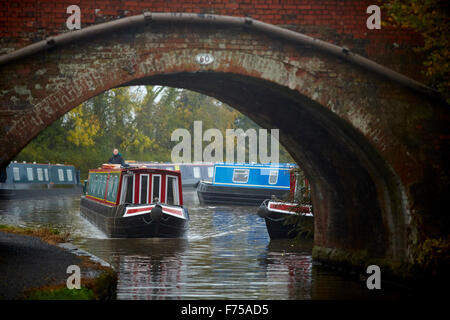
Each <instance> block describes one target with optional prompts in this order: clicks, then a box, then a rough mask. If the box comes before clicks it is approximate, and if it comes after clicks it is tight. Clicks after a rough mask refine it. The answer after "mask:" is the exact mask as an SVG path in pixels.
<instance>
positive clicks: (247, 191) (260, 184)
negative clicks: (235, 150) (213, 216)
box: [197, 163, 295, 206]
mask: <svg viewBox="0 0 450 320" xmlns="http://www.w3.org/2000/svg"><path fill="white" fill-rule="evenodd" d="M294 166H295V165H293V164H254V163H244V164H237V163H216V164H214V172H213V179H212V181H211V182H209V181H200V183H199V184H198V186H197V194H198V198H199V201H200V203H201V204H235V205H249V206H257V205H259V204H261V202H262V201H264V200H265V199H267V198H271V197H272V196H275V197H278V198H283V197H284V196H285V195H286V194H288V193H289V186H290V173H289V172H290V169H291V168H293V167H294Z"/></svg>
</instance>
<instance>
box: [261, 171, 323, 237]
mask: <svg viewBox="0 0 450 320" xmlns="http://www.w3.org/2000/svg"><path fill="white" fill-rule="evenodd" d="M290 176H291V179H290V196H291V199H296V200H297V201H298V202H293V201H291V202H284V201H280V200H279V199H276V198H272V199H266V200H264V201H263V202H262V204H261V205H260V207H259V208H258V211H257V213H258V216H260V217H261V218H264V220H265V222H266V227H267V232H268V233H269V237H270V238H271V239H292V238H295V237H296V236H297V235H298V231H299V228H298V224H299V223H302V224H305V225H306V224H310V225H311V226H313V222H314V215H313V213H312V206H311V205H309V204H301V203H300V202H301V200H302V198H304V197H305V194H307V193H309V184H308V180H306V179H304V178H303V177H302V176H299V175H298V174H297V173H295V172H293V171H291V175H290ZM295 215H296V216H298V215H301V216H302V217H303V218H301V219H296V220H297V221H296V222H292V221H289V217H292V216H295Z"/></svg>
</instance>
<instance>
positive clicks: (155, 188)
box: [152, 174, 161, 202]
mask: <svg viewBox="0 0 450 320" xmlns="http://www.w3.org/2000/svg"><path fill="white" fill-rule="evenodd" d="M152 179H153V181H152V202H159V201H160V200H161V175H160V174H154V175H152Z"/></svg>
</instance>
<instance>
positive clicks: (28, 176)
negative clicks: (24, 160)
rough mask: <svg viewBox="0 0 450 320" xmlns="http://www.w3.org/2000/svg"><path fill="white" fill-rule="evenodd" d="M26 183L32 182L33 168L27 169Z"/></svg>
mask: <svg viewBox="0 0 450 320" xmlns="http://www.w3.org/2000/svg"><path fill="white" fill-rule="evenodd" d="M27 178H28V181H33V168H27Z"/></svg>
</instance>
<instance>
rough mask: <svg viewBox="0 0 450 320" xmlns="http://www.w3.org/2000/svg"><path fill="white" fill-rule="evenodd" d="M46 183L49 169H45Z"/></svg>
mask: <svg viewBox="0 0 450 320" xmlns="http://www.w3.org/2000/svg"><path fill="white" fill-rule="evenodd" d="M44 176H45V181H48V169H47V168H44Z"/></svg>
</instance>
